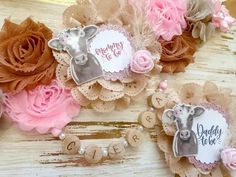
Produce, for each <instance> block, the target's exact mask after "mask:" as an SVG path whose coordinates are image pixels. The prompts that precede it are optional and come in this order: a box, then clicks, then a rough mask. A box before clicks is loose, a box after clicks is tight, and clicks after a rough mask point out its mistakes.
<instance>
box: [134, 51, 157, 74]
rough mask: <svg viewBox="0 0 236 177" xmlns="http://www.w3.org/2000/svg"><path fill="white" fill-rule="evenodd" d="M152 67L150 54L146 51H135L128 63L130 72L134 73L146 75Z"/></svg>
mask: <svg viewBox="0 0 236 177" xmlns="http://www.w3.org/2000/svg"><path fill="white" fill-rule="evenodd" d="M153 67H154V61H153V57H152V54H151V53H150V52H149V51H147V50H139V51H137V52H136V53H135V54H134V56H133V58H132V60H131V62H130V68H131V71H133V72H134V73H148V72H149V71H151V70H152V69H153Z"/></svg>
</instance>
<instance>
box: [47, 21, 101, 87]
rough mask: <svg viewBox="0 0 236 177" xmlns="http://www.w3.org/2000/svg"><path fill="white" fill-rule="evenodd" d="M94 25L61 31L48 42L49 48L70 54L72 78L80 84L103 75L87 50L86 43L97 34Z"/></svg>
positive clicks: (96, 61)
mask: <svg viewBox="0 0 236 177" xmlns="http://www.w3.org/2000/svg"><path fill="white" fill-rule="evenodd" d="M97 31H98V28H97V27H96V26H94V25H90V26H86V27H84V28H82V29H81V28H71V29H67V30H64V31H63V32H61V33H60V34H59V35H58V37H57V38H54V39H52V40H50V41H49V42H48V45H49V47H50V48H52V49H54V50H57V51H65V52H67V53H68V54H69V55H70V56H71V62H70V70H71V74H72V78H73V80H74V81H75V82H76V83H77V84H78V85H81V84H83V83H85V82H89V81H91V80H94V79H96V78H99V77H102V76H103V71H102V68H101V66H100V63H99V62H98V60H97V58H96V57H95V56H94V55H93V54H91V53H89V52H88V47H87V43H88V41H89V40H91V39H92V38H93V37H94V36H95V35H96V34H97Z"/></svg>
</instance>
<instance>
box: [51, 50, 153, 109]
mask: <svg viewBox="0 0 236 177" xmlns="http://www.w3.org/2000/svg"><path fill="white" fill-rule="evenodd" d="M53 54H54V56H55V59H56V60H57V61H58V63H59V64H58V66H57V69H56V77H57V80H58V82H59V84H60V85H61V86H62V87H65V88H68V89H71V94H72V96H73V98H74V99H75V100H76V101H77V102H78V103H80V104H81V106H85V107H91V108H93V109H94V110H96V111H98V112H103V113H105V112H111V111H113V110H115V109H116V110H121V109H125V108H127V107H128V106H129V105H130V103H131V101H132V100H134V99H135V97H136V96H138V95H139V94H141V93H142V92H143V91H144V90H145V88H146V87H147V85H148V80H149V78H148V77H147V76H145V75H144V74H135V73H132V75H131V76H130V77H128V78H124V79H122V80H117V81H107V80H105V79H103V78H100V79H96V80H93V81H90V82H87V83H85V84H82V85H80V86H78V85H77V84H76V83H75V82H74V80H73V79H72V77H71V74H70V73H71V71H70V56H69V54H67V53H64V52H61V53H60V52H57V51H53Z"/></svg>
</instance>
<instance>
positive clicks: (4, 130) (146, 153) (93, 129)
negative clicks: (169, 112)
mask: <svg viewBox="0 0 236 177" xmlns="http://www.w3.org/2000/svg"><path fill="white" fill-rule="evenodd" d="M56 1H58V0H55V1H53V0H41V1H40V0H21V1H20V0H0V25H2V24H3V20H4V18H10V19H11V20H12V21H14V22H20V21H22V20H24V19H25V18H26V17H28V16H31V17H32V18H33V19H35V20H38V21H41V22H43V23H45V24H47V25H48V26H49V27H50V28H51V29H53V30H54V31H59V29H60V28H61V26H62V25H61V23H62V12H63V10H64V9H65V8H66V6H67V5H68V4H70V3H71V2H69V1H63V0H61V1H60V2H59V1H58V2H56ZM231 1H235V0H231ZM160 77H161V79H168V80H169V83H170V85H171V86H179V85H180V84H183V83H186V82H192V81H194V82H197V83H203V82H204V81H206V80H211V81H214V82H215V83H216V84H218V85H219V86H222V87H227V88H231V89H233V93H234V94H235V95H236V26H234V27H233V28H232V29H231V31H230V32H229V33H227V34H223V33H217V34H216V35H215V36H214V38H213V39H212V40H210V41H208V42H207V43H205V44H204V45H203V46H201V47H200V48H199V50H198V52H197V54H196V62H195V63H194V64H192V65H190V66H189V67H188V68H187V70H186V72H185V73H181V74H176V75H164V74H163V75H161V76H160ZM148 91H149V92H150V91H151V89H148ZM145 109H146V102H145V100H138V101H137V102H135V103H134V104H133V105H131V106H130V108H129V109H127V110H125V111H122V112H116V111H115V112H112V113H109V114H100V113H97V112H94V111H93V110H88V109H87V110H86V109H83V110H82V112H81V114H80V116H79V118H77V119H75V120H73V122H72V123H70V124H69V125H68V126H67V129H69V130H70V131H71V132H73V133H75V134H77V135H79V137H80V138H81V139H82V142H83V143H82V144H84V145H86V144H91V143H95V144H98V145H101V146H102V147H105V146H107V145H108V144H109V143H110V142H111V141H112V140H114V137H115V138H116V139H118V138H119V136H120V133H121V132H123V131H124V130H125V129H126V128H128V127H130V126H132V124H134V123H135V122H136V120H137V116H138V114H139V113H140V111H142V110H145ZM155 139H156V135H155V131H154V130H152V131H151V132H147V133H145V139H144V142H145V143H143V144H142V145H141V146H140V147H139V148H138V149H136V150H128V152H127V155H126V156H125V158H124V159H122V160H117V161H109V160H106V161H104V162H103V163H101V164H99V165H89V164H87V163H86V162H85V161H84V160H83V159H81V158H80V156H79V155H72V156H68V155H63V154H62V153H61V141H60V140H58V139H56V138H53V137H52V136H50V135H43V136H39V135H35V134H34V133H25V132H22V131H20V130H19V129H18V128H17V126H15V125H9V124H8V122H7V121H6V120H1V122H0V176H1V177H12V176H15V177H17V176H25V177H29V176H40V177H41V176H43V177H44V176H45V177H46V176H48V177H49V176H50V177H52V176H79V177H88V176H89V177H90V176H91V177H92V176H96V177H110V176H111V175H112V176H113V177H116V176H117V177H123V176H130V177H132V176H137V177H143V176H145V177H171V176H173V175H172V174H171V173H170V172H169V170H168V167H167V166H166V165H165V162H164V160H163V156H162V155H161V154H160V152H159V151H158V149H157V147H156V142H155ZM235 176H236V174H235Z"/></svg>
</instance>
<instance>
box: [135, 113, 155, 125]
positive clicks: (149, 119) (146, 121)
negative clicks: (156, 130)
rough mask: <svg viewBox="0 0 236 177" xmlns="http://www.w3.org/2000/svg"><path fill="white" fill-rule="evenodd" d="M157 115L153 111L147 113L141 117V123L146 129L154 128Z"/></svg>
mask: <svg viewBox="0 0 236 177" xmlns="http://www.w3.org/2000/svg"><path fill="white" fill-rule="evenodd" d="M156 119H157V118H156V114H155V113H154V112H152V111H145V112H142V113H141V114H140V115H139V123H140V124H142V125H143V126H144V127H145V128H153V127H154V126H155V124H156Z"/></svg>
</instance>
